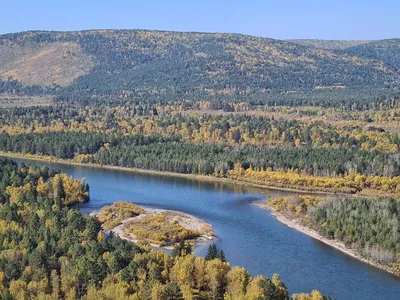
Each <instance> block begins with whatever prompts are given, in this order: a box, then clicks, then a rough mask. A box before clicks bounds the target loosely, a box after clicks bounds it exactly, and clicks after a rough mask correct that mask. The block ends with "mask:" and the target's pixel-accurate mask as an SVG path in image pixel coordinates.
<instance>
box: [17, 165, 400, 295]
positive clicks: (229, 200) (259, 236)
mask: <svg viewBox="0 0 400 300" xmlns="http://www.w3.org/2000/svg"><path fill="white" fill-rule="evenodd" d="M18 161H19V162H22V161H24V162H25V163H30V161H25V160H21V159H19V160H18ZM36 164H38V165H42V164H43V163H42V162H36ZM46 164H47V165H48V166H50V167H52V168H55V169H60V170H62V171H63V172H65V173H67V174H69V175H72V176H74V177H77V178H85V179H86V181H87V182H88V183H89V185H90V194H91V199H90V201H89V202H88V203H85V204H81V205H80V210H81V211H82V212H84V213H89V212H92V211H93V210H99V209H100V208H101V207H103V206H104V205H108V204H111V203H113V202H115V201H118V200H128V201H132V202H134V203H136V204H139V205H143V206H147V207H154V208H165V209H173V210H178V211H182V212H185V213H188V214H191V215H194V216H196V217H198V218H201V219H203V220H205V221H206V222H207V223H210V224H211V225H212V226H213V228H214V231H215V233H216V235H217V236H218V239H217V241H216V243H217V245H218V246H219V247H221V248H223V250H224V252H225V254H226V257H227V259H228V260H229V262H230V263H231V264H232V265H238V266H243V267H245V268H246V269H247V270H249V272H250V273H251V274H252V275H257V274H262V275H266V276H271V275H272V274H273V273H279V274H280V276H281V279H282V280H283V281H284V282H285V283H286V285H287V286H288V288H289V290H290V293H295V292H311V290H312V289H318V290H320V291H321V292H322V293H323V294H326V295H330V296H331V297H334V298H336V299H400V279H398V278H396V277H394V276H391V275H390V274H387V273H385V272H384V271H381V270H378V269H376V268H373V267H371V266H369V265H367V264H365V263H362V262H359V261H358V260H356V259H353V258H351V257H349V256H347V255H345V254H342V253H341V252H340V251H338V250H336V249H333V248H331V247H329V246H327V245H325V244H323V243H321V242H319V241H317V240H314V239H313V238H311V237H308V236H307V235H304V234H302V233H299V232H298V231H296V230H294V229H291V228H289V227H287V226H286V225H283V224H281V223H280V222H278V221H277V220H276V219H275V218H274V217H273V216H271V215H270V213H269V212H268V211H265V210H263V209H261V208H259V207H257V206H255V205H254V204H253V202H254V201H256V200H262V199H265V197H270V196H277V195H284V194H288V193H285V192H279V191H272V190H265V189H257V188H251V187H244V186H240V185H234V184H225V183H219V182H208V181H207V182H206V181H198V180H194V179H186V178H182V177H171V176H161V175H149V174H141V173H134V172H126V171H116V170H107V169H99V168H90V167H81V166H70V165H63V164H55V163H46ZM206 248H207V245H201V246H199V247H197V248H196V254H197V255H204V253H205V252H206Z"/></svg>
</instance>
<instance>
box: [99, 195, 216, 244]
mask: <svg viewBox="0 0 400 300" xmlns="http://www.w3.org/2000/svg"><path fill="white" fill-rule="evenodd" d="M92 214H93V215H96V216H97V217H98V219H99V221H100V222H101V223H102V227H103V229H104V230H105V231H112V232H114V234H116V235H118V236H119V237H121V238H122V239H126V240H130V241H133V242H139V241H144V242H147V243H149V244H150V246H152V247H162V248H165V249H173V247H174V245H175V244H176V243H179V242H190V243H198V242H201V241H209V240H212V239H214V238H215V234H214V232H213V230H212V226H211V225H210V224H207V223H205V222H204V221H203V220H200V219H198V218H196V217H194V216H191V215H188V214H185V213H181V212H177V211H173V210H165V209H154V208H144V207H140V206H138V205H135V204H134V203H132V202H126V201H119V202H115V203H113V204H112V205H108V206H104V207H103V208H102V209H101V210H100V212H98V213H97V212H93V213H92Z"/></svg>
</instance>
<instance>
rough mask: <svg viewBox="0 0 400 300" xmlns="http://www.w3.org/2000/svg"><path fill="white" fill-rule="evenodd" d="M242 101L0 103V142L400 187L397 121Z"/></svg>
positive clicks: (209, 170) (115, 162)
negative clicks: (223, 105) (222, 108)
mask: <svg viewBox="0 0 400 300" xmlns="http://www.w3.org/2000/svg"><path fill="white" fill-rule="evenodd" d="M202 105H206V103H203V104H202ZM245 108H246V106H245V105H236V106H235V109H236V110H238V111H237V113H236V114H234V112H232V113H223V112H219V113H214V112H211V113H208V112H203V113H202V111H201V110H200V111H198V112H197V111H193V110H191V109H187V108H184V107H181V106H180V105H177V106H160V105H157V104H145V103H141V102H138V103H136V104H132V105H125V106H119V105H118V106H112V107H110V106H104V105H99V106H97V105H96V106H90V107H89V106H87V107H81V106H74V105H60V106H50V107H25V108H8V109H0V116H1V117H2V118H1V120H0V125H1V128H2V132H1V133H0V151H4V152H14V153H22V154H30V155H36V156H46V157H47V156H51V157H54V158H60V159H69V160H72V161H74V162H79V163H92V164H98V165H111V166H120V167H133V168H140V169H149V170H157V171H170V172H176V173H184V174H197V175H210V176H215V177H220V178H228V179H233V180H239V181H245V182H250V183H255V184H261V185H267V186H277V187H284V188H288V187H289V188H296V189H302V190H315V191H329V192H341V193H351V194H354V193H359V194H360V193H361V194H369V195H371V194H373V193H375V195H377V194H380V195H382V196H384V195H390V196H397V195H398V194H399V191H400V173H399V165H400V156H399V154H398V151H399V146H400V138H399V134H398V133H397V132H396V131H395V130H390V131H386V130H385V129H383V128H382V127H373V126H368V124H370V123H369V121H368V120H365V121H362V120H361V118H360V112H358V111H347V112H345V111H339V110H332V111H331V112H325V114H324V115H322V114H321V112H320V110H319V109H316V108H314V109H312V108H307V107H304V108H302V109H301V110H300V111H296V110H295V109H294V108H292V110H288V108H284V107H276V108H275V109H274V111H271V110H269V111H262V110H245V111H240V110H241V109H245ZM298 115H301V117H300V119H298ZM399 116H400V111H399V108H397V106H396V105H395V103H392V108H390V109H387V108H383V107H382V108H381V109H380V111H379V113H378V114H375V115H374V116H372V114H370V113H369V112H368V111H365V112H363V118H364V119H368V118H374V119H373V122H374V123H375V124H376V125H377V126H387V125H386V124H389V125H390V126H397V125H396V124H397V123H398V122H399ZM394 128H396V127H394Z"/></svg>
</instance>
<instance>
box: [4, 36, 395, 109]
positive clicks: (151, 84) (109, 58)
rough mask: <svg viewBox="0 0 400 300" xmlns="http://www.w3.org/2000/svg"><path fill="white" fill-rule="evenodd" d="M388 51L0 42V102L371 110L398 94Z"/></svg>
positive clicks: (215, 40)
mask: <svg viewBox="0 0 400 300" xmlns="http://www.w3.org/2000/svg"><path fill="white" fill-rule="evenodd" d="M393 43H394V44H392V43H389V44H388V42H385V41H382V42H381V44H379V45H382V47H379V48H378V47H377V48H376V50H375V51H374V52H373V55H369V50H368V49H370V48H368V47H370V46H369V45H371V44H372V45H374V43H368V44H364V45H357V46H355V47H353V48H350V49H348V48H346V49H344V50H340V51H338V50H327V49H321V48H316V47H314V46H306V45H300V44H298V43H292V42H289V41H283V40H274V39H267V38H260V37H254V36H247V35H240V34H218V33H215V34H212V33H191V32H190V33H189V32H186V33H185V32H166V31H147V30H91V31H79V32H45V31H32V32H22V33H13V34H6V35H2V36H0V77H1V78H2V81H1V82H0V92H3V93H5V92H7V93H10V92H11V93H14V94H24V95H26V94H27V95H37V94H40V95H42V94H45V95H49V94H50V95H53V96H55V97H56V99H57V100H59V101H83V102H89V101H96V100H99V99H102V100H104V99H108V100H109V99H114V100H113V101H115V99H120V100H119V101H128V100H130V99H137V98H140V99H146V101H157V102H166V101H176V100H186V99H187V100H194V101H198V100H208V101H247V102H250V103H258V104H271V105H272V104H276V103H278V104H283V103H284V104H287V103H289V104H290V103H300V104H321V103H325V102H328V104H329V103H334V102H340V103H343V102H346V101H347V102H354V101H356V100H357V101H372V100H374V99H376V98H377V97H379V96H382V95H388V94H391V93H396V92H397V86H398V85H399V83H400V80H399V71H398V69H397V68H396V66H397V63H394V64H393V62H392V60H391V58H390V57H391V55H392V53H393V51H394V50H395V49H396V47H397V45H398V41H397V40H396V41H394V42H393ZM378 50H379V51H378ZM395 62H397V58H396V59H395ZM11 78H12V79H11Z"/></svg>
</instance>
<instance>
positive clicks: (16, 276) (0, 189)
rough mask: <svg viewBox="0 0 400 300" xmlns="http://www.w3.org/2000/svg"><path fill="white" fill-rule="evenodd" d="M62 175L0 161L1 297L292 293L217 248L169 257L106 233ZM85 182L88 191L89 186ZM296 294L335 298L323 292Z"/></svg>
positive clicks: (205, 296)
mask: <svg viewBox="0 0 400 300" xmlns="http://www.w3.org/2000/svg"><path fill="white" fill-rule="evenodd" d="M60 175H62V174H61V173H58V172H56V171H53V170H50V169H48V168H47V167H42V168H38V167H35V166H26V165H23V164H22V165H20V166H19V165H17V164H16V163H15V162H13V161H12V160H9V159H5V158H0V178H1V182H0V200H1V206H0V293H1V298H2V299H121V300H122V299H154V300H163V299H254V300H255V299H282V300H283V299H288V298H289V296H288V290H287V288H286V287H285V284H284V283H283V282H281V280H280V278H279V276H278V275H274V276H273V277H272V278H271V279H270V278H266V277H263V276H256V277H252V276H250V275H249V274H248V272H247V271H246V270H245V269H244V268H239V267H234V268H231V267H230V265H229V263H228V262H226V261H225V258H224V257H223V256H221V255H219V254H218V255H214V256H212V255H211V254H212V253H213V251H212V250H213V248H210V251H209V252H210V255H211V256H210V255H208V256H207V257H206V258H201V257H195V256H194V255H193V254H191V253H190V247H187V246H186V245H183V246H182V245H177V248H176V249H175V250H174V251H173V254H172V255H168V254H166V253H164V252H161V251H153V250H151V249H150V248H149V247H146V246H144V245H143V246H141V247H139V246H137V245H135V244H134V243H132V242H129V241H125V240H122V239H120V238H119V237H116V236H114V235H113V234H110V235H105V234H104V232H103V231H102V230H101V224H100V222H99V221H98V220H97V219H96V218H95V217H91V216H88V215H87V216H84V215H82V214H81V213H80V212H79V211H78V210H75V209H73V208H71V207H69V206H67V205H66V204H71V203H73V202H76V201H78V202H79V201H82V200H86V199H81V198H80V196H79V195H76V194H74V192H75V190H76V188H74V189H70V188H69V184H70V183H69V182H64V181H60ZM57 178H58V179H57ZM70 181H73V182H78V183H79V181H77V180H75V179H72V178H71V179H70ZM81 186H82V191H83V192H84V193H86V194H87V193H88V187H87V185H86V184H84V183H83V182H82V183H81ZM15 190H19V193H18V196H16V195H15V193H14V192H13V191H15ZM87 197H88V194H87ZM63 199H70V201H67V203H66V202H65V201H63ZM183 249H184V250H185V251H182V250H183ZM218 253H219V252H218ZM292 298H293V299H321V300H322V299H328V297H323V296H322V295H321V294H320V293H319V292H318V291H313V292H312V294H309V295H307V294H298V295H293V296H292Z"/></svg>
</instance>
